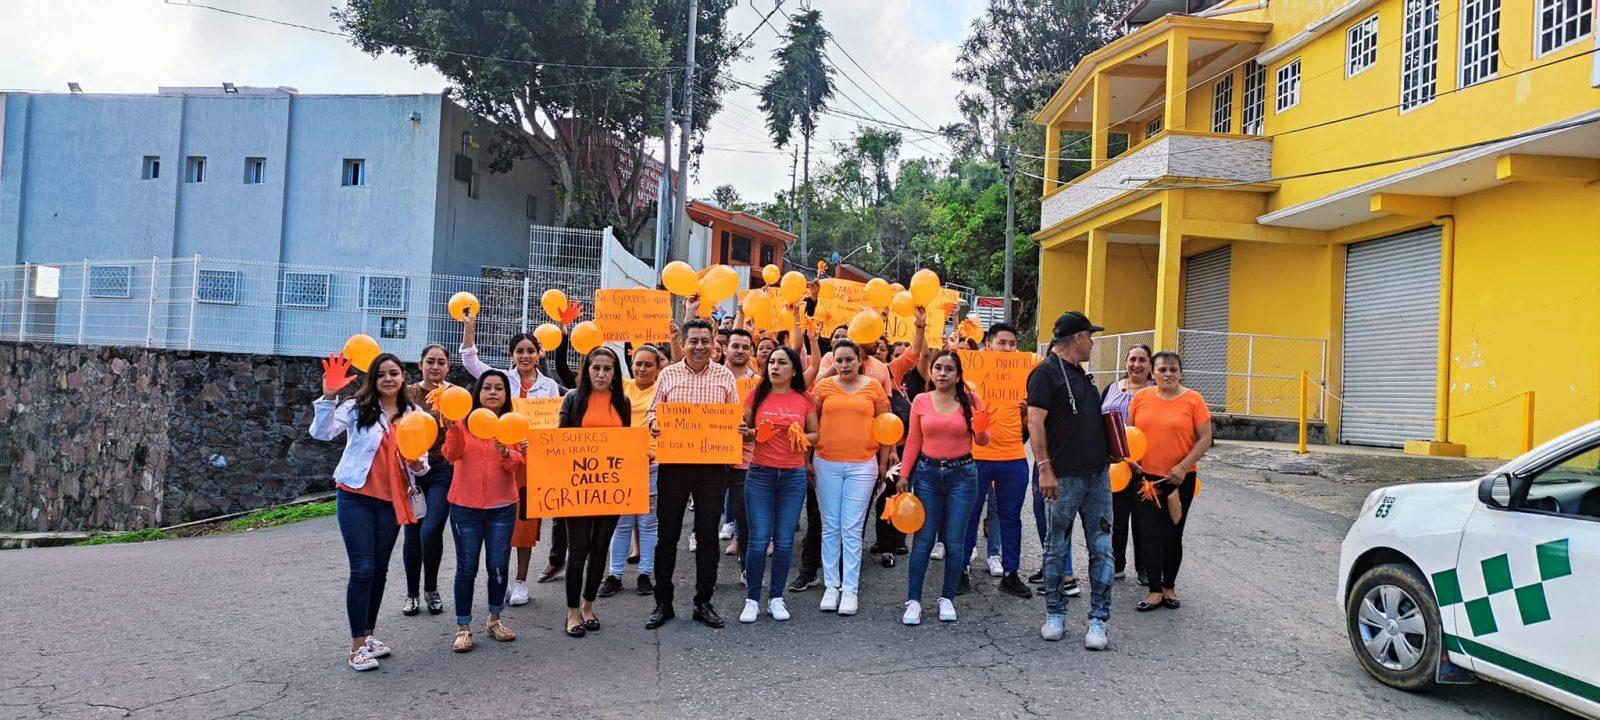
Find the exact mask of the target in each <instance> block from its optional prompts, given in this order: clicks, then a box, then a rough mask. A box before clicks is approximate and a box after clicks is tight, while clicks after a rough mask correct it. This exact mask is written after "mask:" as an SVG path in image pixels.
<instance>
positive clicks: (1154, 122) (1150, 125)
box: [1144, 115, 1161, 139]
mask: <svg viewBox="0 0 1600 720" xmlns="http://www.w3.org/2000/svg"><path fill="white" fill-rule="evenodd" d="M1160 132H1161V116H1160V115H1157V116H1155V117H1154V118H1152V119H1151V120H1150V122H1147V123H1145V124H1144V136H1145V138H1146V139H1149V138H1153V137H1155V136H1156V135H1157V134H1158V133H1160Z"/></svg>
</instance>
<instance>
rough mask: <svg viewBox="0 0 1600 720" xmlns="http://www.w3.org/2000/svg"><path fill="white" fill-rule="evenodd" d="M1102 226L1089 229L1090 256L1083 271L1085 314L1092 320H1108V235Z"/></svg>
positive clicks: (1098, 321) (1099, 321) (1100, 321)
mask: <svg viewBox="0 0 1600 720" xmlns="http://www.w3.org/2000/svg"><path fill="white" fill-rule="evenodd" d="M1107 235H1109V233H1107V232H1106V231H1105V230H1103V229H1101V228H1094V229H1092V230H1090V231H1089V258H1088V262H1086V263H1085V269H1084V273H1083V314H1085V315H1088V316H1089V319H1090V320H1091V321H1094V322H1097V323H1100V324H1101V325H1104V324H1105V322H1106V317H1105V315H1106V237H1107Z"/></svg>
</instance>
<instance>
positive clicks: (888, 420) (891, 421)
mask: <svg viewBox="0 0 1600 720" xmlns="http://www.w3.org/2000/svg"><path fill="white" fill-rule="evenodd" d="M905 434H906V425H905V423H903V422H900V418H899V417H898V416H896V415H895V414H894V413H884V414H882V415H879V416H878V417H877V419H875V420H873V421H872V438H873V439H874V440H877V441H878V444H879V445H896V444H898V443H899V442H900V438H902V437H904V436H905Z"/></svg>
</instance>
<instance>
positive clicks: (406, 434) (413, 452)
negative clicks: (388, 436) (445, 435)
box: [394, 410, 439, 460]
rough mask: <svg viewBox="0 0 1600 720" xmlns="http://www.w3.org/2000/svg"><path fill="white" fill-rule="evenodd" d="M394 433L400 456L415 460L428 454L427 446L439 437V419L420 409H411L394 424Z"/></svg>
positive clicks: (431, 444) (431, 445) (430, 445)
mask: <svg viewBox="0 0 1600 720" xmlns="http://www.w3.org/2000/svg"><path fill="white" fill-rule="evenodd" d="M394 433H395V443H396V444H398V445H399V446H400V457H403V458H405V459H407V460H416V459H417V458H420V457H422V456H423V455H426V454H428V448H431V447H433V441H434V440H437V439H438V438H439V421H437V420H434V419H433V416H432V415H429V414H427V413H425V412H423V411H421V410H412V411H411V412H408V413H406V414H405V415H404V416H402V417H401V418H400V420H399V422H396V423H395V424H394Z"/></svg>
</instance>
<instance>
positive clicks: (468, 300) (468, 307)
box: [450, 290, 483, 322]
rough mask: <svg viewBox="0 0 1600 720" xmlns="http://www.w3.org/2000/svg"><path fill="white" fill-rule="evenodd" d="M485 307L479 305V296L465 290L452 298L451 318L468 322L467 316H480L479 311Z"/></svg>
mask: <svg viewBox="0 0 1600 720" xmlns="http://www.w3.org/2000/svg"><path fill="white" fill-rule="evenodd" d="M482 307H483V306H482V305H481V304H479V303H478V296H476V295H473V294H472V293H469V292H467V291H465V290H463V291H461V292H458V293H456V294H454V295H451V296H450V317H453V318H455V319H457V320H460V321H462V322H466V320H467V316H468V315H471V316H473V317H477V316H478V310H479V309H480V308H482Z"/></svg>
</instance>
